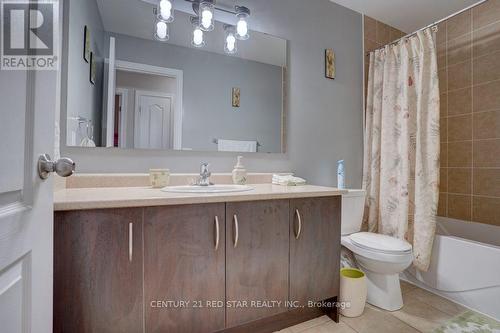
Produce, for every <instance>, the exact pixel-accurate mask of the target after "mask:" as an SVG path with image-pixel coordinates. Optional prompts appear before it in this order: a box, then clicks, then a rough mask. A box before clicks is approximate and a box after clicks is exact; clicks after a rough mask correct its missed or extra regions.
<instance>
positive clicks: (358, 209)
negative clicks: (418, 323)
mask: <svg viewBox="0 0 500 333" xmlns="http://www.w3.org/2000/svg"><path fill="white" fill-rule="evenodd" d="M365 195H366V192H365V191H364V190H348V193H347V194H344V195H343V196H342V225H341V229H342V246H344V247H346V248H347V249H349V250H350V251H352V253H353V254H354V258H355V259H356V262H357V264H358V265H359V268H360V269H361V270H362V271H363V272H365V274H366V278H367V283H368V297H367V302H368V303H370V304H372V305H375V306H378V307H379V308H382V309H385V310H388V311H396V310H399V309H401V308H402V307H403V297H402V295H401V286H400V284H399V273H401V272H402V271H404V270H405V269H406V268H408V267H409V266H410V264H411V263H412V261H413V253H412V247H411V245H410V244H409V243H408V242H406V241H404V240H400V239H397V238H394V237H390V236H385V235H380V234H375V233H371V232H359V231H360V229H361V223H362V219H363V211H364V203H365Z"/></svg>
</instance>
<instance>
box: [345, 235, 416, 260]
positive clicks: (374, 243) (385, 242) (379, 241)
mask: <svg viewBox="0 0 500 333" xmlns="http://www.w3.org/2000/svg"><path fill="white" fill-rule="evenodd" d="M350 239H351V241H352V243H353V244H354V245H356V246H357V247H360V248H363V249H365V250H368V251H374V252H378V253H385V254H396V255H397V254H403V255H404V254H410V253H411V252H412V246H411V245H410V243H408V242H406V241H404V240H401V239H398V238H395V237H391V236H387V235H381V234H375V233H372V232H358V233H355V234H352V235H351V236H350Z"/></svg>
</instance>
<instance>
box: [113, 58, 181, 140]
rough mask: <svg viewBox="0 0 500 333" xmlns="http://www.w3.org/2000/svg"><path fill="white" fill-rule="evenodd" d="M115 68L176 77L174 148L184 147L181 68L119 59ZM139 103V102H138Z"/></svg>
mask: <svg viewBox="0 0 500 333" xmlns="http://www.w3.org/2000/svg"><path fill="white" fill-rule="evenodd" d="M115 68H116V69H117V70H118V69H119V70H122V71H127V72H134V73H143V74H154V75H161V76H167V77H171V78H175V79H176V90H177V91H176V96H175V98H174V101H175V107H174V121H173V124H174V127H173V140H172V141H173V147H172V148H173V149H174V150H181V149H182V119H183V116H184V110H183V106H182V100H183V97H182V96H183V87H184V83H183V78H184V72H183V71H182V70H179V69H173V68H166V67H158V66H151V65H146V64H140V63H135V62H128V61H122V60H117V61H116V64H115ZM136 104H137V103H136Z"/></svg>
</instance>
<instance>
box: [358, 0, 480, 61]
mask: <svg viewBox="0 0 500 333" xmlns="http://www.w3.org/2000/svg"><path fill="white" fill-rule="evenodd" d="M486 1H488V0H481V1H478V2H476V3H475V4H472V5H470V6H468V7H466V8H464V9H462V10H459V11H458V12H455V13H453V14H451V15H448V16H446V17H445V18H442V19H440V20H439V21H436V22H433V23H431V24H429V25H426V26H425V27H423V28H420V29H418V30H416V31H414V32H412V33H410V34H407V35H405V36H403V37H401V38H398V39H396V40H395V41H393V42H390V43H388V44H386V45H384V46H381V47H377V48H376V49H374V50H373V51H376V50H380V49H383V48H384V47H386V46H387V45H392V44H397V43H399V42H400V41H401V40H403V39H405V38H408V37H411V36H413V35H415V34H417V32H419V31H422V30H425V29H427V28H431V27H435V28H436V29H437V25H438V24H439V23H441V22H444V21H446V20H449V19H451V18H452V17H455V16H457V15H460V14H462V13H463V12H466V11H468V10H469V9H472V8H474V7H476V6H479V5H480V4H482V3H485V2H486ZM373 51H370V52H367V54H370V53H371V52H373Z"/></svg>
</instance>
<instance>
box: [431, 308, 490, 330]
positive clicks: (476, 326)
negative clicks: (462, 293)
mask: <svg viewBox="0 0 500 333" xmlns="http://www.w3.org/2000/svg"><path fill="white" fill-rule="evenodd" d="M434 333H500V322H498V321H496V320H494V319H491V318H489V317H486V316H483V315H482V314H479V313H477V312H474V311H467V312H464V313H463V314H461V315H460V316H457V317H455V318H453V319H451V320H449V321H447V322H446V323H445V324H444V325H443V326H441V327H440V328H438V329H437V330H434Z"/></svg>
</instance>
